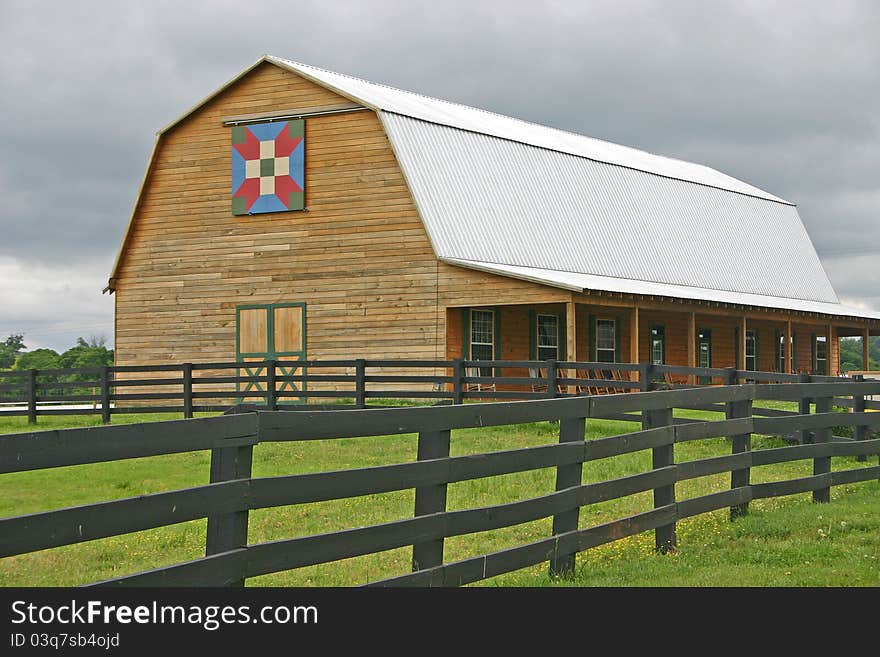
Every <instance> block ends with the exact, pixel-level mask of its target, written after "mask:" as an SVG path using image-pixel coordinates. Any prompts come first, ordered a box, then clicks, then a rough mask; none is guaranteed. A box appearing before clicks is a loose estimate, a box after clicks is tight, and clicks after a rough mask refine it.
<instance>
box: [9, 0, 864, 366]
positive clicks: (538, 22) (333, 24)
mask: <svg viewBox="0 0 880 657" xmlns="http://www.w3.org/2000/svg"><path fill="white" fill-rule="evenodd" d="M0 44H2V56H0V83H2V88H0V118H2V125H3V138H2V139H0V199H2V205H0V339H3V338H4V337H5V336H6V335H8V334H9V333H12V332H16V333H24V334H25V343H26V344H27V346H28V347H29V348H36V347H52V348H55V349H57V350H63V349H66V348H67V347H69V346H70V345H71V344H72V343H73V342H74V341H75V339H76V338H77V336H84V337H89V336H104V337H106V338H107V340H108V343H110V344H112V339H113V297H111V296H110V295H102V294H101V290H102V288H104V286H105V285H106V283H107V277H108V274H109V272H110V269H111V267H112V264H113V261H114V259H115V257H116V253H117V250H118V248H119V243H120V241H121V239H122V235H123V232H124V230H125V227H126V224H127V223H128V218H129V215H130V213H131V207H132V204H133V202H134V198H135V194H136V193H137V188H138V185H139V184H140V180H141V177H142V176H143V173H144V169H145V167H146V165H147V158H148V157H149V153H150V148H151V147H152V143H153V139H154V135H155V132H156V131H157V130H159V129H160V128H162V127H163V126H165V125H167V124H168V123H169V122H171V121H172V120H174V119H175V118H177V117H178V116H180V115H181V114H183V113H184V111H186V110H187V109H189V108H190V107H191V106H192V105H194V104H195V103H196V102H198V101H199V100H201V99H202V98H204V97H205V96H207V95H208V94H210V93H211V92H212V91H214V90H215V89H216V88H217V87H219V86H220V85H222V84H223V83H225V82H226V81H227V80H228V79H230V78H231V77H233V76H234V75H236V74H237V73H238V72H239V71H241V70H242V69H244V68H245V67H247V66H249V65H250V64H252V63H253V62H254V61H255V60H256V59H258V58H259V57H260V56H261V55H262V54H264V53H269V54H273V55H278V56H282V57H287V58H289V59H294V60H297V61H301V62H304V63H308V64H313V65H316V66H321V67H324V68H329V69H331V70H336V71H340V72H345V73H350V74H353V75H357V76H360V77H364V78H367V79H369V80H372V81H376V82H383V83H387V84H391V85H394V86H398V87H402V88H404V89H410V90H413V91H419V92H422V93H426V94H429V95H432V96H437V97H440V98H446V99H449V100H454V101H458V102H462V103H466V104H469V105H475V106H477V107H483V108H486V109H491V110H494V111H498V112H501V113H504V114H510V115H512V116H516V117H519V118H523V119H527V120H530V121H535V122H539V123H544V124H547V125H551V126H555V127H559V128H564V129H567V130H572V131H575V132H579V133H582V134H586V135H590V136H593V137H598V138H602V139H607V140H610V141H614V142H618V143H622V144H626V145H628V146H634V147H637V148H641V149H644V150H647V151H651V152H655V153H659V154H663V155H668V156H672V157H678V158H683V159H687V160H692V161H696V162H700V163H703V164H707V165H709V166H712V167H714V168H717V169H720V170H721V171H723V172H725V173H728V174H730V175H733V176H735V177H737V178H740V179H742V180H745V181H746V182H749V183H751V184H753V185H756V186H758V187H761V188H763V189H766V190H767V191H769V192H771V193H773V194H776V195H777V196H781V197H783V198H785V199H788V200H791V201H793V202H795V203H797V204H798V207H799V211H800V214H801V217H802V218H803V220H804V223H805V224H806V226H807V230H808V231H809V233H810V236H811V237H812V239H813V243H814V245H815V246H816V250H817V251H818V252H819V255H820V257H821V258H822V262H823V264H824V266H825V269H826V271H827V273H828V275H829V277H830V279H831V282H832V283H833V284H834V287H835V289H836V290H837V293H838V295H839V296H840V297H841V300H842V301H844V302H849V303H854V304H863V305H867V306H869V307H873V308H875V309H880V266H878V263H880V2H876V1H874V0H866V1H865V2H841V1H835V2H827V1H815V2H805V1H801V2H771V1H769V0H761V1H755V2H746V1H744V0H729V1H727V2H708V1H706V0H693V1H689V2H675V1H673V0H665V1H663V2H647V1H645V2H636V1H632V2H624V1H621V0H614V1H610V2H597V1H591V0H585V1H580V2H577V1H574V0H571V1H569V2H562V1H560V2H543V3H542V2H540V1H529V2H524V1H518V0H507V1H496V2H481V1H480V0H468V1H467V2H458V1H455V0H444V1H443V2H437V1H436V0H432V1H430V2H422V1H418V0H407V1H397V2H392V1H390V0H389V1H379V0H372V1H371V0H361V1H359V2H333V1H331V0H319V1H315V2H300V1H297V0H292V1H291V0H286V1H284V2H269V1H261V0H248V2H240V1H212V2H189V1H187V2H180V1H179V0H178V1H176V2H137V1H134V0H125V1H118V0H117V1H116V2H86V1H81V0H77V1H76V2H74V1H68V2H62V1H58V2H42V1H38V0H25V1H21V2H19V1H17V0H0Z"/></svg>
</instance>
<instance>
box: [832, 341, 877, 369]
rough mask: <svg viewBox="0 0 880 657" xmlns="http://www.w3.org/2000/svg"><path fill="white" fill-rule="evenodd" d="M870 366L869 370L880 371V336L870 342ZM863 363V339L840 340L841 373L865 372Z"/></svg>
mask: <svg viewBox="0 0 880 657" xmlns="http://www.w3.org/2000/svg"><path fill="white" fill-rule="evenodd" d="M868 352H869V361H870V362H869V364H868V369H869V370H872V371H877V370H880V336H873V337H871V339H870V340H869V342H868ZM863 369H865V368H864V365H863V363H862V340H861V338H851V337H846V338H841V339H840V371H841V372H853V371H859V370H863Z"/></svg>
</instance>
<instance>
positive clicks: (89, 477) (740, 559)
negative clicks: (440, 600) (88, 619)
mask: <svg viewBox="0 0 880 657" xmlns="http://www.w3.org/2000/svg"><path fill="white" fill-rule="evenodd" d="M677 414H679V413H677ZM680 414H681V415H685V414H687V415H688V416H693V417H702V418H705V419H716V418H719V417H720V416H718V415H717V414H711V413H696V412H689V413H684V412H682V413H680ZM157 419H167V416H158V415H121V416H118V417H114V423H120V422H140V421H153V420H157ZM39 422H40V423H39V425H38V427H37V428H38V429H41V430H42V429H51V428H61V427H70V426H91V425H96V424H99V423H100V418H99V417H94V416H73V417H70V416H69V417H62V418H57V417H41V418H40V420H39ZM636 428H637V427H636V425H634V424H632V423H625V422H613V421H599V420H590V421H588V430H587V434H588V435H587V437H588V438H589V439H592V438H597V437H601V436H608V435H614V434H615V433H622V432H626V431H632V430H634V429H636ZM27 430H29V427H28V426H27V424H26V421H25V420H24V419H23V418H4V419H0V434H2V433H12V432H18V431H27ZM557 431H558V426H557V425H555V424H552V423H549V422H544V423H535V424H529V425H520V426H515V427H495V428H483V429H472V430H460V431H454V432H453V435H452V454H453V455H460V454H470V453H478V452H487V451H494V450H500V449H510V448H515V447H525V446H532V445H541V444H547V443H553V442H556V440H557ZM0 440H2V437H0ZM782 444H783V443H782V441H780V440H779V439H778V438H772V437H766V436H755V437H754V438H753V448H754V449H761V448H766V447H775V446H781V445H782ZM729 451H730V445H729V443H728V441H727V440H726V439H724V438H719V439H711V440H705V441H699V442H693V443H684V444H680V445H677V446H676V460H677V461H679V462H680V461H687V460H694V459H699V458H706V457H710V456H718V455H722V454H727V453H729ZM415 457H416V440H415V436H414V435H411V434H410V435H403V436H386V437H379V438H353V439H345V440H335V441H309V442H304V443H275V444H261V445H258V446H257V447H256V448H255V451H254V476H258V477H259V476H273V475H281V474H291V473H301V472H317V471H323V470H340V469H347V468H356V467H365V466H371V465H381V464H388V463H397V462H406V461H412V460H415ZM209 461H210V455H209V453H208V452H196V453H188V454H177V455H169V456H161V457H151V458H144V459H132V460H127V461H118V462H112V463H103V464H91V465H83V466H74V467H68V468H57V469H52V470H42V471H36V472H27V473H15V474H8V475H3V476H2V477H0V517H6V516H12V515H20V514H24V513H33V512H38V511H44V510H49V509H53V508H61V507H67V506H75V505H78V504H87V503H91V502H98V501H104V500H110V499H117V498H122V497H131V496H135V495H142V494H146V493H153V492H159V491H163V490H171V489H175V488H185V487H188V486H194V485H200V484H205V483H207V482H208V470H209ZM874 462H875V459H874V458H871V459H870V462H869V463H867V464H865V463H857V462H856V461H855V459H854V458H835V459H834V460H833V462H832V467H833V468H834V469H848V468H852V467H858V466H860V465H871V464H873V463H874ZM650 464H651V454H650V451H648V450H645V451H641V452H637V453H635V454H629V455H625V456H620V457H615V458H611V459H605V460H603V461H598V462H593V463H588V464H586V465H585V466H584V481H585V482H589V481H600V480H604V479H609V478H614V477H619V476H623V475H627V474H634V473H637V472H642V471H644V470H646V469H649V468H650ZM810 474H812V461H799V462H795V463H788V464H779V465H772V466H763V467H760V468H755V469H753V470H752V481H755V482H759V481H772V480H777V479H788V478H794V477H802V476H807V475H810ZM554 480H555V471H554V469H552V468H547V469H543V470H538V471H534V472H526V473H518V474H512V475H504V476H500V477H493V478H489V479H482V480H476V481H470V482H461V483H456V484H452V485H450V486H449V502H448V508H449V509H451V510H452V509H463V508H471V507H477V506H486V505H491V504H498V503H502V502H507V501H513V500H517V499H524V498H528V497H534V496H537V495H541V494H544V493H549V492H551V491H552V490H553V486H554ZM729 485H730V482H729V475H718V476H711V477H703V478H700V479H696V480H693V481H688V482H681V483H679V484H678V485H677V487H676V490H677V497H678V499H685V498H687V497H693V496H697V495H701V494H705V493H709V492H715V491H720V490H725V489H726V488H728V487H729ZM413 505H414V498H413V492H412V491H401V492H394V493H386V494H381V495H368V496H363V497H359V498H353V499H346V500H334V501H329V502H321V503H316V504H308V505H294V506H287V507H279V508H275V509H265V510H258V511H252V512H251V515H250V533H249V541H250V542H251V543H257V542H262V541H268V540H274V539H280V538H289V537H293V536H304V535H309V534H315V533H322V532H327V531H333V530H337V529H343V528H349V527H357V526H364V525H369V524H375V523H379V522H385V521H389V520H395V519H401V518H407V517H411V516H412V512H413ZM651 505H652V497H651V493H650V492H646V493H640V494H637V495H633V496H630V497H627V498H624V499H621V500H614V501H611V502H606V503H602V504H596V505H592V506H590V507H586V508H584V509H582V511H581V526H582V527H588V526H591V525H594V524H598V523H601V522H606V521H609V520H613V519H615V518H620V517H623V516H627V515H631V514H633V513H636V512H639V511H646V510H648V509H650V508H651ZM551 523H552V520H551V519H549V518H548V519H546V520H542V521H537V522H532V523H528V524H525V525H520V526H517V527H511V528H507V529H502V530H495V531H493V532H485V533H481V534H474V535H469V536H461V537H454V538H451V539H447V541H446V552H445V560H446V561H453V560H456V559H461V558H465V557H469V556H474V555H478V554H483V553H486V552H490V551H493V550H498V549H502V548H504V547H511V546H514V545H517V544H522V543H526V542H530V541H535V540H539V539H542V538H545V537H547V536H548V535H549V534H550V530H551ZM205 524H206V523H205V521H204V520H201V521H194V522H187V523H182V524H179V525H174V526H171V527H165V528H160V529H154V530H149V531H144V532H138V533H135V534H128V535H125V536H119V537H114V538H109V539H102V540H98V541H92V542H87V543H82V544H79V545H70V546H65V547H61V548H55V549H51V550H44V551H41V552H36V553H31V554H26V555H20V556H17V557H10V558H6V559H0V585H3V586H27V585H36V586H46V585H61V586H67V585H76V584H82V583H87V582H90V581H96V580H101V579H106V578H109V577H114V576H118V575H123V574H127V573H133V572H136V571H138V570H144V569H148V568H152V567H157V566H161V565H166V564H172V563H176V562H179V561H184V560H188V559H193V558H197V557H200V556H203V554H204V540H205ZM678 535H679V550H678V551H677V553H675V554H673V555H657V554H655V553H654V551H653V533H652V532H651V533H645V534H642V535H639V536H634V537H631V538H629V539H625V540H622V541H618V542H616V543H613V544H610V545H606V546H603V547H600V548H596V549H594V550H590V551H588V552H585V553H582V554H580V555H579V556H578V572H577V574H576V577H575V578H574V579H573V580H551V579H550V578H549V577H548V575H547V572H546V571H547V567H546V564H542V565H540V566H536V567H534V568H529V569H524V570H522V571H518V572H516V573H510V574H507V575H502V576H499V577H496V578H493V579H491V580H487V581H486V582H482V583H481V584H480V585H485V586H493V585H494V586H548V585H580V586H741V585H742V586H877V585H880V564H878V556H880V485H878V483H877V482H876V481H872V482H866V483H861V484H854V485H851V486H840V487H836V488H834V489H832V503H831V504H827V505H816V504H813V503H812V502H811V500H810V496H809V494H802V495H795V496H791V497H788V498H778V499H772V500H759V501H755V502H753V503H752V505H751V513H750V515H749V516H748V517H746V518H742V519H739V520H737V521H736V522H733V523H731V522H730V521H729V520H728V516H727V512H726V511H725V510H722V511H717V512H714V513H711V514H707V515H703V516H698V517H696V518H691V519H689V520H686V521H683V522H681V523H679V526H678ZM410 555H411V549H410V548H401V549H398V550H391V551H388V552H384V553H381V554H377V555H370V556H365V557H359V558H355V559H349V560H346V561H344V562H337V563H333V564H324V565H318V566H312V567H308V568H302V569H297V570H293V571H287V572H282V573H276V574H272V575H266V576H263V577H258V578H254V579H251V580H249V581H248V584H249V585H251V586H260V585H270V586H313V585H320V586H348V585H356V584H360V583H364V582H368V581H371V580H375V579H381V578H383V577H388V576H391V575H396V574H403V573H405V572H408V570H409V560H410Z"/></svg>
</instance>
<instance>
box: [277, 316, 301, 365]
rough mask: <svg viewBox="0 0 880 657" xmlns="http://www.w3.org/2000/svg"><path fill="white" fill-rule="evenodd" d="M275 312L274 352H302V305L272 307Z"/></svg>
mask: <svg viewBox="0 0 880 657" xmlns="http://www.w3.org/2000/svg"><path fill="white" fill-rule="evenodd" d="M273 312H274V313H275V316H274V321H275V353H277V354H281V353H290V352H297V353H299V352H302V351H304V349H303V324H304V323H305V322H304V321H303V320H304V317H303V315H304V314H305V308H303V307H302V306H292V307H291V306H286V307H281V308H274V309H273Z"/></svg>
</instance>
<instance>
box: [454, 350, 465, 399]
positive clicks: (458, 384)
mask: <svg viewBox="0 0 880 657" xmlns="http://www.w3.org/2000/svg"><path fill="white" fill-rule="evenodd" d="M462 377H464V362H463V361H462V359H461V358H456V359H455V360H454V361H453V363H452V403H453V404H461V403H462V401H463V400H464V385H463V384H462V381H461V379H462Z"/></svg>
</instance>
